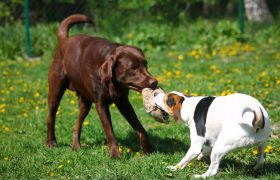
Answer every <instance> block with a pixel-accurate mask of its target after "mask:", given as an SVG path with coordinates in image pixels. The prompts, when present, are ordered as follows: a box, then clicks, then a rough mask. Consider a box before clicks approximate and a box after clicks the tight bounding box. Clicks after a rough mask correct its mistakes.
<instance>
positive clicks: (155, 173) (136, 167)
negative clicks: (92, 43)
mask: <svg viewBox="0 0 280 180" xmlns="http://www.w3.org/2000/svg"><path fill="white" fill-rule="evenodd" d="M227 23H228V22H226V23H225V24H226V25H227ZM207 24H210V25H211V26H210V27H209V32H204V30H203V28H202V27H203V26H204V25H207ZM226 25H225V26H226ZM149 26H150V27H152V25H149ZM189 26H190V28H188V29H186V28H184V27H183V26H182V27H178V28H177V29H172V28H170V27H169V28H165V27H160V28H159V29H158V30H159V31H160V32H161V33H163V34H161V33H158V34H156V33H155V32H154V34H151V33H150V32H152V30H143V28H141V27H138V28H135V29H132V30H131V34H132V37H131V35H129V36H128V34H127V33H124V34H123V35H121V36H118V37H114V36H113V35H112V34H111V35H108V37H109V38H110V39H115V40H117V41H120V42H123V43H129V44H134V45H136V46H140V47H141V48H143V49H145V54H146V57H147V59H148V62H149V70H150V72H151V73H152V74H153V75H155V76H156V77H157V78H158V80H159V82H160V86H162V87H163V88H164V89H165V90H166V91H172V90H178V91H184V92H186V93H188V94H192V95H221V94H223V95H225V94H229V93H233V92H241V93H247V94H250V95H252V96H254V97H256V98H257V99H259V101H260V102H261V103H263V105H264V106H265V107H266V108H267V110H268V113H269V115H270V118H271V124H272V126H273V133H272V137H271V138H270V139H269V142H268V145H269V146H271V147H272V148H271V149H267V153H266V163H265V165H264V167H263V168H262V169H261V170H259V171H253V170H252V167H253V165H254V163H255V162H256V156H255V155H253V150H254V148H250V149H242V150H238V151H236V152H233V153H230V154H228V155H227V156H226V157H225V159H224V160H223V161H222V164H221V167H220V171H219V173H218V175H217V176H216V177H214V178H221V179H233V178H234V179H256V178H257V179H279V178H280V171H279V169H280V158H279V157H280V140H279V132H280V130H279V128H280V120H279V117H280V109H279V107H280V93H279V92H280V73H279V72H280V53H279V51H280V46H279V41H280V33H279V30H278V28H276V27H277V26H276V25H270V26H269V27H265V28H264V27H259V29H258V30H257V31H256V32H255V29H254V27H255V26H250V27H251V29H250V27H248V29H249V30H248V32H247V34H246V35H245V36H244V37H242V38H243V40H244V39H245V42H244V43H238V40H239V37H235V36H237V35H236V34H235V32H234V29H235V26H234V25H232V26H233V27H232V28H229V31H228V30H227V31H225V32H226V33H225V32H224V31H223V32H222V31H221V30H219V31H217V29H216V30H215V25H214V24H211V22H199V23H197V24H196V23H194V24H190V25H189ZM221 26H222V25H219V27H220V28H224V29H227V28H228V27H221ZM213 28H214V29H213ZM41 29H43V30H44V29H45V30H46V31H48V33H49V34H51V33H52V32H53V29H54V28H53V26H51V28H50V30H48V28H47V27H44V28H41ZM154 30H155V26H154ZM164 30H166V32H162V31H164ZM197 30H200V31H199V32H197ZM228 32H229V33H230V34H231V35H228V36H230V38H233V39H230V40H228V41H227V42H223V43H220V42H219V41H220V40H218V39H216V38H217V35H215V34H216V33H218V34H219V35H221V36H222V37H220V36H219V37H220V39H224V40H225V41H226V40H227V39H228V38H227V35H226V34H227V33H228ZM251 32H255V33H256V34H257V35H258V37H255V38H253V37H251V36H250V33H251ZM37 33H38V34H40V33H39V32H37ZM53 33H55V32H53ZM199 33H201V34H202V35H205V36H206V35H207V34H208V36H206V37H201V36H200V35H199ZM192 34H193V35H192ZM165 36H166V39H164V38H163V37H165ZM193 36H194V37H193ZM224 36H225V37H224ZM54 37H55V36H54ZM54 37H52V38H50V39H48V38H49V37H44V36H43V37H42V38H43V39H44V40H45V39H47V40H48V41H46V42H40V41H38V47H35V48H37V49H39V50H38V52H41V53H43V56H42V58H41V61H34V62H28V61H27V60H25V59H24V58H22V57H21V56H20V55H19V54H16V57H15V58H14V59H13V60H9V59H11V58H10V56H9V55H7V56H6V55H5V56H4V55H3V56H1V57H2V58H1V61H0V74H1V78H0V142H1V143H0V177H1V179H19V178H20V179H39V178H40V179H53V178H55V179H189V178H192V176H193V175H194V174H201V173H204V172H205V171H206V170H207V168H208V165H209V159H206V160H204V161H201V162H199V161H193V162H192V163H191V164H189V165H188V167H186V168H185V169H184V170H181V171H176V172H171V171H169V170H168V169H166V166H168V165H175V164H176V163H177V162H179V161H180V160H181V158H182V157H183V156H184V155H185V153H186V152H187V149H188V147H189V145H190V140H189V130H188V128H186V127H184V126H183V125H182V124H180V123H173V122H171V123H170V124H168V125H165V124H160V123H158V122H156V121H154V120H153V118H152V117H150V116H149V115H148V114H146V113H145V111H144V109H143V105H142V99H141V95H140V94H138V93H135V92H132V91H131V92H130V100H131V103H132V104H133V106H134V108H135V110H136V113H137V115H138V117H139V119H140V121H141V122H142V124H143V125H144V127H145V129H146V130H147V131H148V134H149V136H150V141H151V143H152V144H153V146H154V149H155V152H154V153H152V154H150V155H143V154H142V153H141V151H140V148H139V142H138V139H137V136H136V134H135V132H134V131H133V129H132V128H131V127H130V126H129V125H128V123H127V122H126V120H125V119H124V118H123V117H122V116H121V115H120V114H119V112H118V111H117V110H116V108H115V107H114V106H111V114H112V119H113V126H114V131H115V134H116V137H117V140H118V143H119V145H120V146H121V150H122V158H121V159H116V160H111V159H110V158H109V151H108V147H107V143H106V139H105V135H104V132H103V129H102V126H101V124H100V121H99V118H98V116H97V113H96V112H95V109H94V107H93V108H92V110H91V112H90V114H89V116H88V117H87V118H86V120H85V122H86V123H85V124H84V126H83V131H82V136H81V143H82V146H83V147H82V149H81V150H79V151H77V152H75V151H72V150H71V142H72V128H73V126H74V123H75V120H76V119H77V116H78V105H77V102H76V96H75V95H74V94H73V93H70V92H69V91H68V92H66V93H65V95H64V97H63V100H62V102H61V106H60V109H59V114H58V117H57V122H56V135H57V140H58V143H59V147H58V148H52V149H49V148H46V147H45V138H46V119H47V105H46V102H47V100H46V99H47V93H48V92H47V73H48V68H49V64H50V62H51V54H52V51H53V48H54V46H55V44H56V42H55V39H54ZM147 37H150V38H147ZM147 39H149V40H147ZM195 39H197V41H195ZM5 40H6V41H9V39H5ZM10 40H13V41H14V39H10ZM38 40H39V38H38ZM207 41H209V42H208V45H205V42H207ZM48 42H50V43H48ZM5 43H6V45H7V46H11V42H5ZM48 44H50V47H49V48H47V45H48ZM40 47H41V48H40ZM169 47H170V48H169ZM6 48H7V49H8V47H6ZM3 51H5V49H2V54H5V53H4V52H3ZM9 53H11V52H9ZM39 54H40V53H39ZM179 59H180V60H179ZM214 178H212V179H214Z"/></svg>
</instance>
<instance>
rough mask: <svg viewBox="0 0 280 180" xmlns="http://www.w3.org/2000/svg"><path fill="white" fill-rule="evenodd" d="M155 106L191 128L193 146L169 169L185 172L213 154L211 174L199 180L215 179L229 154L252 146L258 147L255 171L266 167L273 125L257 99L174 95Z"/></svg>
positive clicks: (159, 99)
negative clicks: (188, 167) (206, 155)
mask: <svg viewBox="0 0 280 180" xmlns="http://www.w3.org/2000/svg"><path fill="white" fill-rule="evenodd" d="M155 102H156V104H157V105H158V106H159V107H160V108H162V109H163V110H164V111H166V112H168V113H169V114H170V115H172V116H173V118H174V120H175V121H176V120H179V119H180V120H182V121H183V122H184V123H185V125H186V126H188V127H189V128H190V138H191V145H190V148H189V150H188V152H187V154H186V155H185V157H184V158H183V159H182V160H181V161H180V162H179V163H178V164H177V165H176V166H168V168H169V169H171V170H177V169H183V168H184V167H185V166H186V165H187V164H188V163H189V162H190V161H191V160H193V159H194V158H196V157H197V159H198V160H200V159H201V158H202V157H203V155H205V154H210V153H211V164H210V166H209V168H208V170H207V171H206V172H205V173H204V174H202V175H195V177H197V178H206V177H208V176H213V175H215V174H217V171H218V168H219V164H220V161H221V159H222V158H223V157H224V156H225V155H226V154H227V153H229V152H230V151H232V150H235V149H238V148H241V147H249V146H258V151H259V154H258V161H257V164H256V166H255V167H254V169H258V168H259V167H261V166H262V165H263V163H264V148H265V146H266V142H267V139H268V137H269V135H270V131H271V129H270V122H269V117H268V114H267V112H266V110H265V109H264V107H263V106H262V105H261V104H260V103H259V102H258V101H257V100H256V99H254V98H253V97H251V96H248V95H245V94H232V95H228V96H218V97H212V96H206V97H201V96H200V97H187V96H185V95H183V94H182V93H180V92H176V91H173V92H171V93H168V94H163V93H159V94H156V95H155ZM209 147H210V148H209Z"/></svg>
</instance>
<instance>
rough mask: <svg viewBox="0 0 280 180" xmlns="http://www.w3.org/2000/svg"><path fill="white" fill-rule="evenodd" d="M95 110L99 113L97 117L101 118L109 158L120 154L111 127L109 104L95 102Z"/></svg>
mask: <svg viewBox="0 0 280 180" xmlns="http://www.w3.org/2000/svg"><path fill="white" fill-rule="evenodd" d="M96 110H97V113H98V115H99V118H100V120H101V123H102V126H103V129H104V132H105V135H106V138H107V142H108V146H109V149H110V157H111V158H118V157H120V156H121V154H120V152H119V147H118V144H117V141H116V138H115V135H114V132H113V127H112V121H111V115H110V111H109V104H107V103H102V102H97V103H96Z"/></svg>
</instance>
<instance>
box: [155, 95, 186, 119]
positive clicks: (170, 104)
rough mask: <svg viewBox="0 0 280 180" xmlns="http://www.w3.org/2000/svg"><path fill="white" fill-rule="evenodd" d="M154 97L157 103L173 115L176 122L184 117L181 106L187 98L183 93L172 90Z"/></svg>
mask: <svg viewBox="0 0 280 180" xmlns="http://www.w3.org/2000/svg"><path fill="white" fill-rule="evenodd" d="M154 99H155V103H156V105H157V106H158V107H159V108H161V109H163V110H164V111H166V112H167V113H168V114H170V115H172V116H173V119H174V121H175V122H176V121H177V120H179V119H182V118H181V108H182V104H183V102H184V100H185V97H184V96H183V94H181V93H178V92H171V93H167V94H163V93H159V94H157V95H155V98H154Z"/></svg>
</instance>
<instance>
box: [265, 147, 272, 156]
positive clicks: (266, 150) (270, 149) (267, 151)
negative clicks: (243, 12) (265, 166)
mask: <svg viewBox="0 0 280 180" xmlns="http://www.w3.org/2000/svg"><path fill="white" fill-rule="evenodd" d="M264 152H265V153H266V154H268V153H271V152H272V146H267V147H266V148H265V149H264Z"/></svg>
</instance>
